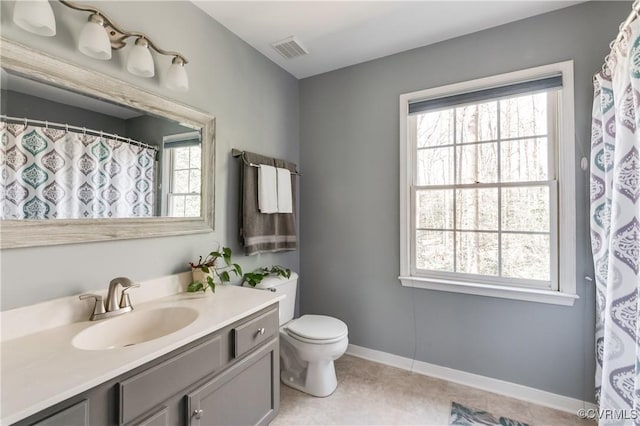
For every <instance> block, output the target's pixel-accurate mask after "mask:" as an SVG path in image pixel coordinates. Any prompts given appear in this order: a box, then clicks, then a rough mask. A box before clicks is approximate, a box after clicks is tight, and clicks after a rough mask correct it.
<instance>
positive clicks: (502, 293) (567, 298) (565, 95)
mask: <svg viewBox="0 0 640 426" xmlns="http://www.w3.org/2000/svg"><path fill="white" fill-rule="evenodd" d="M558 73H561V74H562V81H563V85H562V90H561V91H560V93H559V95H558V114H557V117H558V123H557V126H556V127H557V137H556V143H555V149H556V155H555V161H556V179H557V185H556V186H555V187H556V188H557V200H558V202H557V203H552V207H553V204H556V205H557V208H556V209H553V208H551V214H554V210H555V213H556V214H557V217H558V219H557V222H556V223H557V225H558V228H559V229H553V228H552V229H550V231H551V232H552V233H554V232H556V236H557V238H556V239H557V242H558V243H557V247H554V246H552V247H551V253H552V264H553V263H556V264H557V268H555V269H557V276H556V277H554V278H552V282H553V281H556V282H557V289H536V288H529V287H523V286H518V285H508V284H491V283H489V282H487V281H486V280H483V279H482V278H481V276H472V275H470V274H459V275H460V279H459V280H458V279H451V278H449V277H451V276H452V274H448V277H447V278H443V277H442V275H440V276H439V274H438V273H433V274H431V273H430V274H428V276H425V275H424V274H417V273H416V269H415V267H414V266H415V265H413V264H412V262H413V256H414V254H413V252H414V250H413V247H412V246H413V244H414V238H413V234H414V232H415V230H414V229H413V227H414V221H413V220H412V215H413V212H414V206H413V204H412V202H413V201H412V198H413V197H412V185H413V172H414V170H413V168H414V167H415V164H416V161H415V155H416V152H417V150H416V147H414V146H413V144H412V142H411V141H412V140H413V139H414V138H410V137H409V136H410V132H412V131H414V132H415V129H414V127H415V125H414V126H413V127H412V126H411V122H412V120H411V119H410V115H409V104H410V103H411V102H416V101H423V100H429V99H436V98H443V97H448V96H453V95H457V94H461V93H467V92H473V91H477V90H483V89H489V88H493V87H500V86H505V85H509V84H514V83H518V82H523V81H528V80H535V79H539V78H543V77H548V76H551V75H557V74H558ZM550 149H552V148H550ZM553 189H554V185H552V186H550V190H551V194H552V195H551V196H552V197H553V196H554V195H555V194H554V191H553ZM575 217H576V207H575V131H574V97H573V61H565V62H559V63H555V64H549V65H544V66H540V67H535V68H529V69H525V70H520V71H515V72H510V73H506V74H500V75H496V76H491V77H486V78H480V79H476V80H471V81H466V82H462V83H455V84H450V85H446V86H441V87H436V88H431V89H426V90H421V91H417V92H412V93H405V94H402V95H400V276H399V277H398V278H399V280H400V282H401V283H402V285H403V286H407V287H417V288H425V289H431V290H441V291H448V292H454V293H466V294H474V295H481V296H491V297H498V298H506V299H516V300H524V301H531V302H539V303H549V304H557V305H565V306H572V305H573V304H574V302H575V300H576V299H577V298H578V295H577V294H576V226H575ZM552 223H553V221H552ZM551 240H552V241H553V238H552V239H551ZM554 252H555V256H554ZM553 269H554V268H552V270H553ZM475 277H477V278H479V279H473V278H475ZM470 278H471V279H470Z"/></svg>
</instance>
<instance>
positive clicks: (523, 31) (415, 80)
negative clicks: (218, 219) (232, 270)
mask: <svg viewBox="0 0 640 426" xmlns="http://www.w3.org/2000/svg"><path fill="white" fill-rule="evenodd" d="M630 6H631V3H628V2H606V3H605V2H589V3H585V4H581V5H578V6H574V7H571V8H567V9H563V10H560V11H556V12H552V13H549V14H546V15H541V16H538V17H534V18H530V19H527V20H523V21H520V22H515V23H511V24H508V25H504V26H501V27H498V28H494V29H489V30H485V31H482V32H479V33H476V34H472V35H468V36H464V37H460V38H457V39H453V40H449V41H445V42H442V43H438V44H435V45H431V46H427V47H424V48H420V49H415V50H412V51H408V52H404V53H400V54H397V55H393V56H390V57H385V58H382V59H378V60H374V61H371V62H368V63H364V64H360V65H356V66H352V67H349V68H345V69H341V70H337V71H334V72H330V73H326V74H323V75H319V76H315V77H310V78H307V79H304V80H302V81H301V83H300V108H301V110H300V115H301V125H300V128H301V132H300V139H301V147H300V158H301V170H303V171H304V177H303V179H302V180H301V194H302V202H301V218H302V229H301V234H302V245H303V247H304V256H303V257H302V260H301V268H302V269H301V277H302V278H301V280H302V289H301V309H302V312H303V313H324V314H328V315H334V316H336V317H338V318H341V319H343V320H344V321H345V322H346V323H347V324H348V326H349V339H350V341H351V343H354V344H356V345H361V346H364V347H367V348H372V349H377V350H381V351H385V352H390V353H393V354H397V355H400V356H403V357H409V358H414V357H415V359H417V360H420V361H425V362H429V363H433V364H437V365H441V366H445V367H450V368H454V369H458V370H462V371H467V372H471V373H476V374H481V375H484V376H489V377H493V378H496V379H502V380H506V381H509V382H515V383H520V384H523V385H526V386H531V387H534V388H538V389H543V390H547V391H550V392H553V393H557V394H561V395H566V396H569V397H574V398H578V399H584V400H593V389H594V380H593V376H594V355H593V346H594V342H593V335H594V333H593V330H594V303H595V302H594V288H593V287H592V286H591V285H589V284H585V282H584V280H583V277H584V276H585V275H586V274H591V271H592V264H591V260H590V247H589V244H590V242H589V237H588V235H589V232H588V217H587V214H586V212H588V210H589V209H588V184H587V183H588V180H587V179H588V177H587V174H586V173H585V172H582V171H581V170H580V169H579V167H577V171H576V192H577V193H576V206H577V211H578V212H580V215H579V216H578V217H577V218H576V227H577V232H578V240H577V247H578V252H577V269H576V277H577V280H578V281H577V282H578V292H579V295H580V300H578V301H577V302H576V304H575V306H573V307H561V306H554V305H545V304H538V303H531V302H521V301H514V300H506V299H497V298H490V297H482V296H472V295H464V294H455V293H447V292H440V291H432V290H423V289H412V288H405V287H402V286H401V285H400V283H399V281H398V279H397V276H398V274H399V206H398V203H399V193H398V186H399V166H398V163H399V157H398V155H399V154H398V150H399V145H398V143H399V142H398V138H399V118H398V115H399V113H398V102H399V99H398V97H399V95H400V94H402V93H407V92H412V91H416V90H420V89H425V88H430V87H437V86H441V85H446V84H450V83H455V82H460V81H466V80H470V79H474V78H479V77H484V76H490V75H495V74H500V73H505V72H509V71H514V70H518V69H523V68H528V67H533V66H538V65H544V64H548V63H553V62H559V61H565V60H569V59H573V60H574V61H575V63H574V66H575V106H576V108H575V115H576V144H577V147H576V161H578V159H579V158H580V157H582V156H583V155H587V153H588V151H589V143H590V134H591V133H590V115H591V102H592V94H593V91H592V86H591V76H592V74H593V73H594V72H596V71H597V70H599V68H600V66H601V64H602V62H603V60H604V57H605V55H606V54H607V53H608V47H607V46H608V44H609V42H610V41H611V40H612V39H613V38H615V36H616V34H617V31H618V25H619V24H620V22H622V21H623V20H624V19H625V18H626V16H627V14H628V13H629V11H630Z"/></svg>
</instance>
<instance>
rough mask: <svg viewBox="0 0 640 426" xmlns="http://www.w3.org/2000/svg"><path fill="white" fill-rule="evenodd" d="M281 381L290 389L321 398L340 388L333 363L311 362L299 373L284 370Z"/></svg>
mask: <svg viewBox="0 0 640 426" xmlns="http://www.w3.org/2000/svg"><path fill="white" fill-rule="evenodd" d="M280 380H281V381H282V383H283V384H285V385H286V386H289V387H290V388H293V389H297V390H299V391H301V392H304V393H307V394H309V395H312V396H317V397H320V398H324V397H327V396H329V395H331V394H332V393H333V392H334V391H335V390H336V388H337V387H338V380H337V379H336V370H335V367H334V365H333V361H319V362H310V363H308V365H307V368H305V369H304V370H300V371H299V372H294V371H289V370H283V371H282V372H281V373H280Z"/></svg>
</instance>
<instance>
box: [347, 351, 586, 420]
mask: <svg viewBox="0 0 640 426" xmlns="http://www.w3.org/2000/svg"><path fill="white" fill-rule="evenodd" d="M347 354H349V355H353V356H357V357H359V358H364V359H368V360H370V361H375V362H378V363H380V364H385V365H390V366H392V367H397V368H402V369H403V370H408V371H412V372H414V373H418V374H423V375H425V376H430V377H435V378H437V379H443V380H448V381H450V382H454V383H459V384H461V385H466V386H470V387H473V388H477V389H481V390H484V391H488V392H493V393H497V394H500V395H505V396H508V397H511V398H517V399H520V400H523V401H527V402H531V403H533V404H538V405H543V406H545V407H550V408H554V409H556V410H560V411H565V412H567V413H571V414H576V413H577V412H578V410H580V409H583V408H586V409H595V408H596V405H595V404H593V403H591V402H586V401H581V400H579V399H575V398H570V397H568V396H563V395H558V394H555V393H551V392H547V391H543V390H540V389H535V388H531V387H528V386H523V385H519V384H517V383H511V382H505V381H504V380H498V379H493V378H491V377H486V376H480V375H478V374H473V373H467V372H466V371H460V370H454V369H453V368H448V367H442V366H439V365H435V364H429V363H427V362H422V361H414V360H412V359H410V358H405V357H402V356H398V355H393V354H390V353H387V352H382V351H376V350H374V349H369V348H364V347H362V346H357V345H351V344H350V345H349V347H348V348H347Z"/></svg>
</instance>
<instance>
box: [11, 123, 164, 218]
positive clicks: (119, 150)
mask: <svg viewBox="0 0 640 426" xmlns="http://www.w3.org/2000/svg"><path fill="white" fill-rule="evenodd" d="M0 173H1V176H0V177H1V179H0V207H1V210H0V218H2V219H45V218H47V219H85V218H124V217H143V216H151V215H153V213H154V212H153V206H154V179H155V176H154V175H155V151H154V150H153V149H150V148H144V147H141V146H138V145H134V144H130V143H125V142H123V141H120V140H114V139H107V138H105V137H100V136H94V135H89V134H86V133H84V132H75V131H71V130H69V131H67V130H63V129H54V128H50V127H39V126H34V125H25V124H12V123H7V122H5V121H0Z"/></svg>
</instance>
